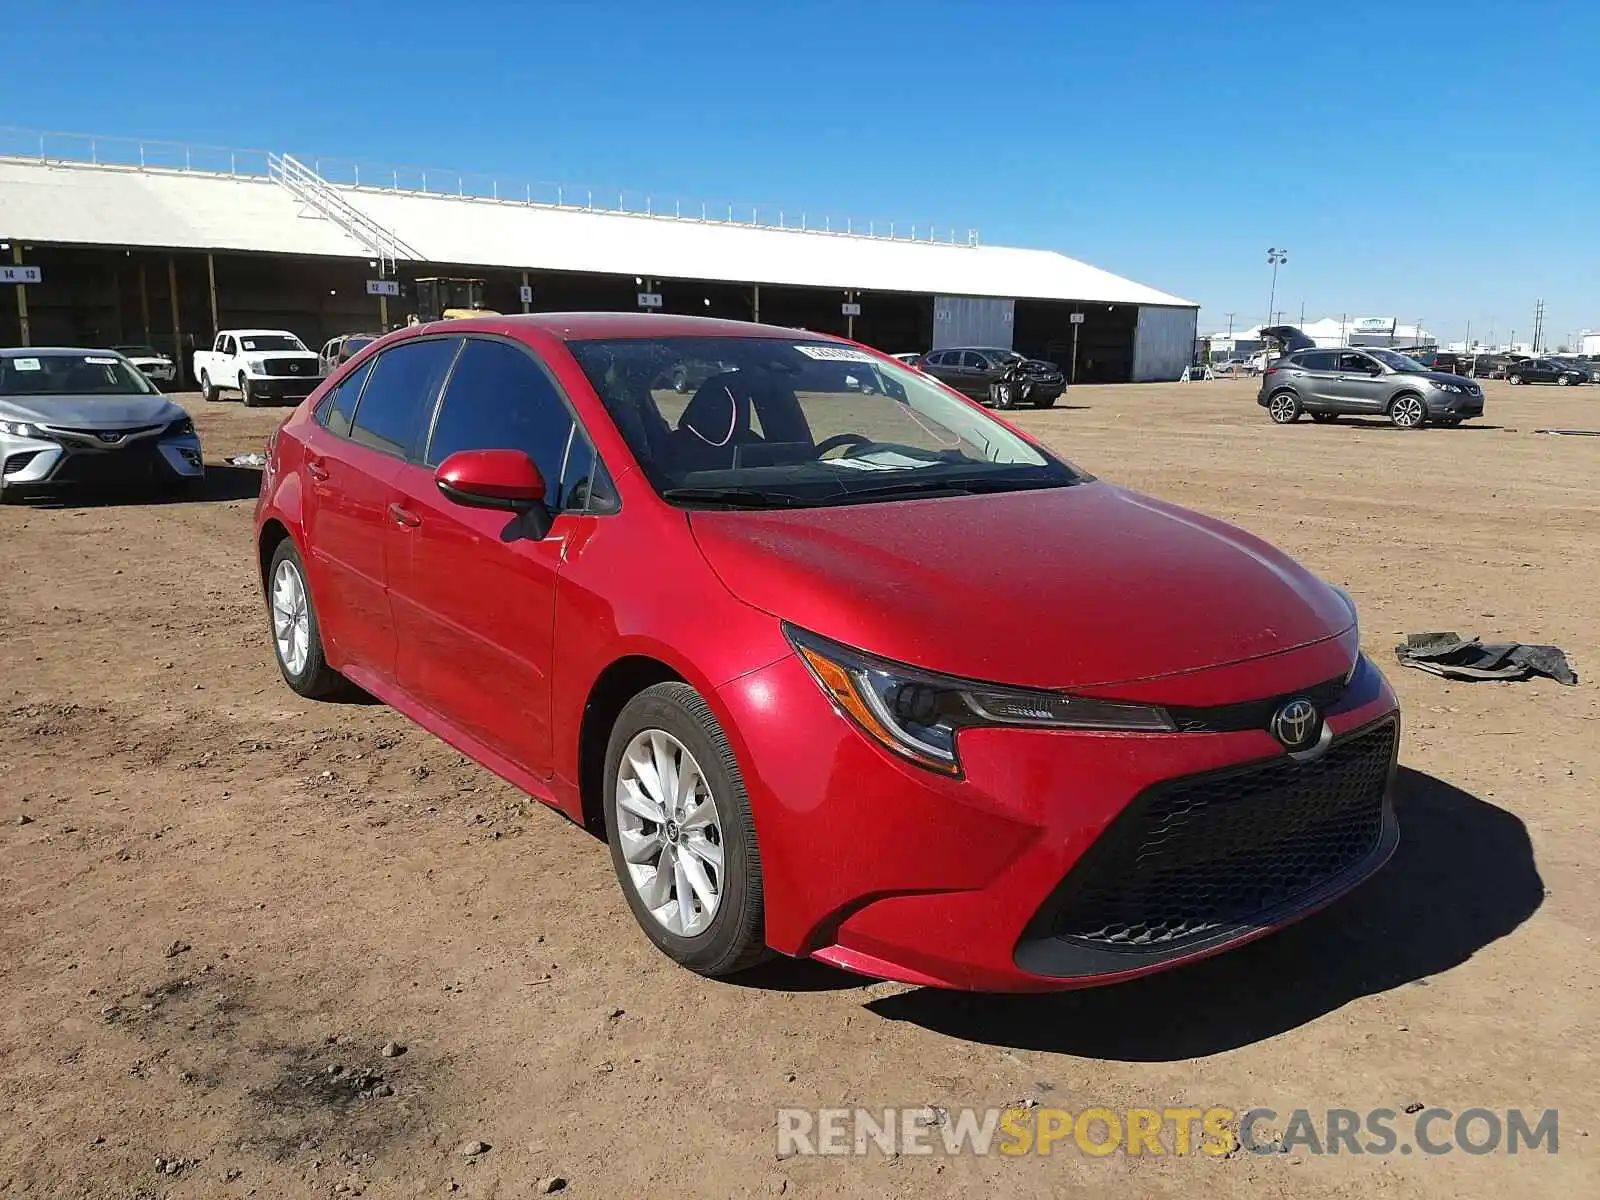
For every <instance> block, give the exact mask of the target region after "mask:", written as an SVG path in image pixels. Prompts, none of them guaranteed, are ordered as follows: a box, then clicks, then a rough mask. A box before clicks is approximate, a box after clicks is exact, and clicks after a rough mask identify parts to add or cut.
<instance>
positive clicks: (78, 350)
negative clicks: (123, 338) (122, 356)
mask: <svg viewBox="0 0 1600 1200" xmlns="http://www.w3.org/2000/svg"><path fill="white" fill-rule="evenodd" d="M117 353H118V351H116V350H112V349H110V348H109V347H106V346H0V358H36V357H38V356H39V355H41V354H117Z"/></svg>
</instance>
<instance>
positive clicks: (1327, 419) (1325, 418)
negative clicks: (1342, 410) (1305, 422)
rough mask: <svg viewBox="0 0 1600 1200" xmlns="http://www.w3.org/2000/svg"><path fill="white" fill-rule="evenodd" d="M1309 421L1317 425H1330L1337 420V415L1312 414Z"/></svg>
mask: <svg viewBox="0 0 1600 1200" xmlns="http://www.w3.org/2000/svg"><path fill="white" fill-rule="evenodd" d="M1311 419H1312V420H1313V421H1315V422H1316V423H1317V424H1318V425H1332V424H1333V423H1334V422H1335V421H1337V420H1338V419H1339V414H1338V413H1312V414H1311Z"/></svg>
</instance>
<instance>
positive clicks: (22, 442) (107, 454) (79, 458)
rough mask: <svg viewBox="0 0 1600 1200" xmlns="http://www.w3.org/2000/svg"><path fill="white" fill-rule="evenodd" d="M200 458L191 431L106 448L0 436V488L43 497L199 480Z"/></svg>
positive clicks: (197, 441) (201, 471) (202, 464)
mask: <svg viewBox="0 0 1600 1200" xmlns="http://www.w3.org/2000/svg"><path fill="white" fill-rule="evenodd" d="M204 475H205V460H204V457H203V455H202V453H201V449H200V439H199V438H198V437H196V436H195V435H193V434H180V435H176V436H172V437H151V438H140V439H136V440H131V441H129V442H127V443H125V444H124V445H122V446H118V447H114V448H111V449H106V450H90V449H77V448H73V447H69V446H66V445H63V444H62V443H61V442H55V441H48V440H45V439H42V438H17V437H11V436H8V435H4V434H0V489H4V490H5V492H6V493H7V494H8V495H15V496H27V495H46V494H50V493H53V492H56V491H60V490H62V489H65V488H69V487H88V488H93V487H117V486H137V485H139V484H157V485H159V484H162V483H175V482H178V481H181V480H186V479H200V478H202V477H203V476H204Z"/></svg>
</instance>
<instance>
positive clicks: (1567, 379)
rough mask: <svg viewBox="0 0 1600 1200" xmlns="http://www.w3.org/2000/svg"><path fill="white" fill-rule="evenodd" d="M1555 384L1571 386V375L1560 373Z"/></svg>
mask: <svg viewBox="0 0 1600 1200" xmlns="http://www.w3.org/2000/svg"><path fill="white" fill-rule="evenodd" d="M1556 384H1557V385H1558V386H1560V387H1571V386H1572V377H1571V376H1570V375H1562V376H1560V377H1558V378H1557V379H1556Z"/></svg>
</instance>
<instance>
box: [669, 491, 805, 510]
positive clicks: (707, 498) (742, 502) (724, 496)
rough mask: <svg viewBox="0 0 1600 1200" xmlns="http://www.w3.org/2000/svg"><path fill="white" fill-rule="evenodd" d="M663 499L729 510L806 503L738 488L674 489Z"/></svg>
mask: <svg viewBox="0 0 1600 1200" xmlns="http://www.w3.org/2000/svg"><path fill="white" fill-rule="evenodd" d="M661 498H662V499H663V500H681V501H688V502H690V503H694V504H724V505H727V506H728V507H729V508H779V507H783V506H785V505H796V504H803V503H805V502H804V501H802V500H798V499H796V498H795V497H793V496H790V495H787V494H785V493H783V492H764V491H760V490H759V489H756V488H737V487H720V488H719V487H674V488H668V489H667V490H666V491H664V492H662V493H661Z"/></svg>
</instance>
